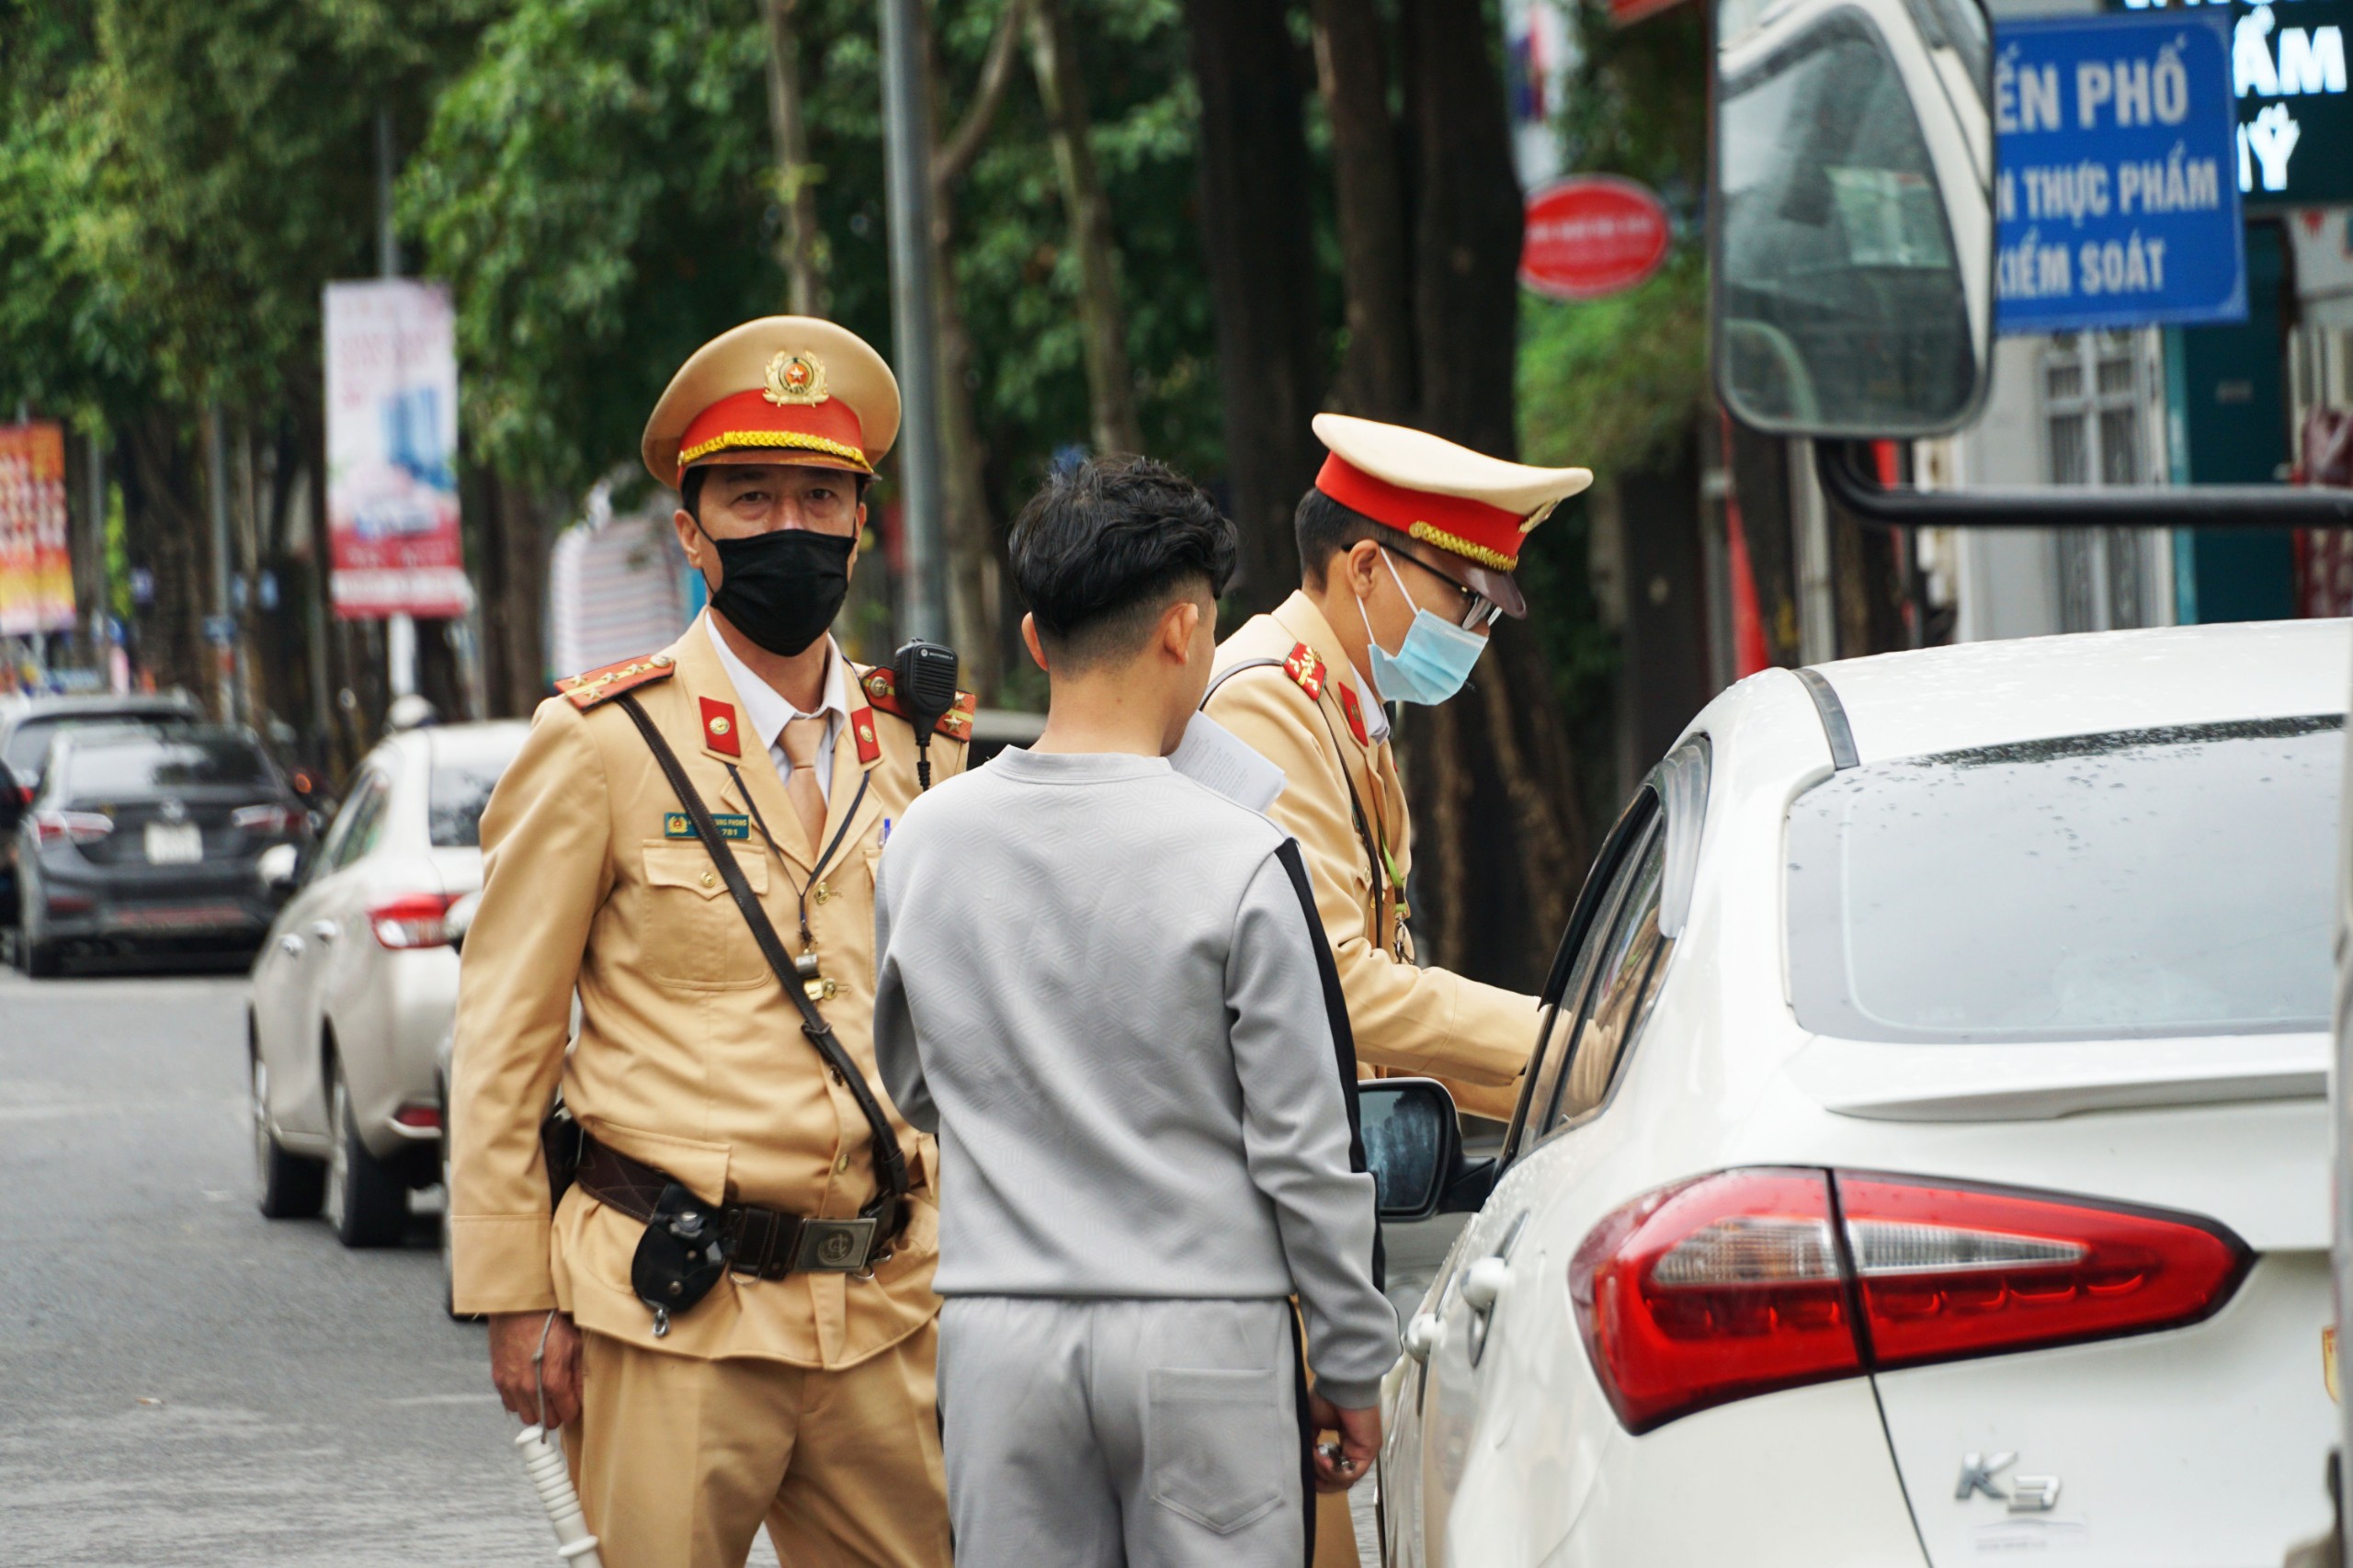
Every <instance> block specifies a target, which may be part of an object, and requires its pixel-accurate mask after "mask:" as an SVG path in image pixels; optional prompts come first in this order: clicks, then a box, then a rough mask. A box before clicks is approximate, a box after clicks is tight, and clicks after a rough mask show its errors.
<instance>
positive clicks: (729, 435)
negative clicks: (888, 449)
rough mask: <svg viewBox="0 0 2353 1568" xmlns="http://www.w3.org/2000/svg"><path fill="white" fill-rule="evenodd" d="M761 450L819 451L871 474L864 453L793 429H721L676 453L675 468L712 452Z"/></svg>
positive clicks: (870, 466) (869, 464) (840, 442)
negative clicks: (676, 463) (715, 433)
mask: <svg viewBox="0 0 2353 1568" xmlns="http://www.w3.org/2000/svg"><path fill="white" fill-rule="evenodd" d="M763 448H765V449H769V450H786V449H790V450H793V451H803V452H823V453H824V454H825V455H826V456H827V457H829V458H839V459H841V460H843V461H844V462H849V463H856V464H857V465H858V472H860V473H872V472H874V465H873V464H872V463H870V462H868V461H867V460H866V454H865V453H864V452H861V451H859V450H858V449H857V448H856V447H853V446H851V445H849V444H848V443H847V442H846V441H829V440H827V439H826V438H825V437H823V436H804V435H802V434H801V433H800V432H799V431H797V430H722V431H721V432H720V433H719V434H718V435H716V436H713V437H711V438H710V440H708V441H698V442H696V443H695V444H694V445H693V446H691V447H688V448H687V449H684V450H683V451H681V452H679V454H678V466H679V467H680V468H684V467H686V466H687V464H688V463H690V462H693V461H695V460H698V459H700V458H707V457H709V456H710V454H711V453H713V452H723V451H739V450H745V449H763Z"/></svg>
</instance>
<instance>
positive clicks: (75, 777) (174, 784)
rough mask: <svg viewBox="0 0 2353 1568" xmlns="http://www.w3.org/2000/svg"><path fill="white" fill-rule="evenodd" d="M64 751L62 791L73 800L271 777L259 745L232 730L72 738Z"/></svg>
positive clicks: (268, 780)
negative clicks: (230, 732)
mask: <svg viewBox="0 0 2353 1568" xmlns="http://www.w3.org/2000/svg"><path fill="white" fill-rule="evenodd" d="M68 756H69V758H70V760H69V761H68V762H67V763H66V774H65V778H64V779H63V785H64V792H65V793H66V794H68V795H70V796H72V797H74V798H75V799H77V800H89V799H93V798H103V797H106V796H110V795H137V794H144V793H147V792H150V791H153V790H179V789H199V788H204V787H207V786H214V785H224V786H225V785H239V784H251V785H256V786H260V785H267V784H269V783H271V782H272V778H271V776H270V771H269V764H268V762H267V760H265V759H264V758H263V756H262V755H261V750H260V748H259V747H257V746H256V745H255V744H253V743H252V742H251V741H248V740H245V739H244V738H243V737H241V736H237V735H226V734H223V735H206V734H170V733H161V732H159V733H154V734H146V735H129V736H124V737H122V738H120V739H117V738H115V737H113V736H108V737H107V738H105V739H103V740H91V741H85V742H80V743H77V744H75V745H74V749H73V750H72V751H71V752H70V753H69V754H68Z"/></svg>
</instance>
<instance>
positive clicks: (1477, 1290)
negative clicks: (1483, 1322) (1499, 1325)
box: [1462, 1257, 1511, 1313]
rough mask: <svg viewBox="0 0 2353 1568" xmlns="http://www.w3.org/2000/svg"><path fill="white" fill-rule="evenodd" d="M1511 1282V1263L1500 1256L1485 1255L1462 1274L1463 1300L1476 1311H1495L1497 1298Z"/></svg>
mask: <svg viewBox="0 0 2353 1568" xmlns="http://www.w3.org/2000/svg"><path fill="white" fill-rule="evenodd" d="M1510 1284H1511V1263H1510V1261H1509V1260H1508V1259H1506V1258H1500V1257H1483V1258H1481V1259H1480V1260H1479V1261H1478V1262H1476V1263H1474V1264H1472V1266H1471V1267H1470V1268H1469V1269H1467V1270H1466V1271H1465V1272H1464V1273H1463V1276H1462V1300H1463V1301H1465V1302H1466V1303H1468V1304H1469V1306H1470V1308H1471V1310H1472V1312H1480V1313H1486V1312H1493V1311H1495V1299H1496V1298H1497V1297H1499V1296H1501V1295H1502V1294H1503V1293H1504V1290H1505V1289H1506V1287H1507V1286H1509V1285H1510Z"/></svg>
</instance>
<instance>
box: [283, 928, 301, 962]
mask: <svg viewBox="0 0 2353 1568" xmlns="http://www.w3.org/2000/svg"><path fill="white" fill-rule="evenodd" d="M278 951H279V952H281V953H284V954H285V955H286V956H287V957H288V958H290V959H299V958H301V956H302V938H301V937H297V936H295V935H293V934H292V933H288V934H287V935H286V936H283V937H279V938H278Z"/></svg>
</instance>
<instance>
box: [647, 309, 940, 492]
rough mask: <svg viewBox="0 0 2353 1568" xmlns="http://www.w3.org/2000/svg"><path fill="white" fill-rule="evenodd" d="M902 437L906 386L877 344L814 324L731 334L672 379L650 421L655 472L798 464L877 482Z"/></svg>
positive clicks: (768, 323) (668, 475) (767, 321)
mask: <svg viewBox="0 0 2353 1568" xmlns="http://www.w3.org/2000/svg"><path fill="white" fill-rule="evenodd" d="M898 436H899V383H898V380H897V378H895V377H893V376H892V374H891V367H890V366H889V365H887V364H884V363H883V361H882V356H881V355H880V354H877V353H876V352H875V351H874V349H873V347H871V346H870V345H869V344H868V343H867V341H866V340H865V339H864V338H862V337H860V336H858V334H856V333H854V332H851V331H850V330H848V329H847V327H840V326H835V324H833V323H832V322H829V321H820V320H818V319H817V318H815V317H814V316H763V317H761V318H760V319H759V320H757V321H748V322H745V324H743V325H741V326H739V327H734V328H732V329H731V330H729V331H726V332H723V333H721V334H720V335H718V336H717V337H714V338H712V339H711V340H710V342H709V343H706V344H704V345H703V346H702V347H700V348H698V349H696V350H695V351H694V353H693V355H692V356H691V357H689V358H688V360H687V362H686V363H685V364H684V365H682V366H680V367H679V368H678V373H677V374H676V375H675V376H673V377H671V378H670V385H669V387H668V388H667V389H666V390H665V391H664V392H663V393H662V397H661V401H659V402H658V403H655V404H654V416H653V417H652V418H650V419H648V420H647V421H646V422H645V439H644V442H643V445H642V451H643V454H644V457H645V467H646V470H647V472H650V473H652V474H653V475H654V478H655V479H658V480H660V481H661V482H662V483H664V484H666V485H668V486H669V487H670V488H672V489H673V490H675V489H676V488H677V487H678V476H679V474H680V473H682V472H685V471H686V470H688V469H690V468H706V467H710V466H711V465H713V464H718V463H734V464H742V463H789V464H792V465H794V466H797V467H804V468H832V469H840V470H843V471H845V472H850V473H866V474H870V473H872V472H874V465H875V464H876V463H878V462H880V461H881V460H882V455H883V454H884V453H885V452H887V451H889V450H890V449H891V443H892V441H894V440H896V439H898Z"/></svg>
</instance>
